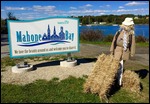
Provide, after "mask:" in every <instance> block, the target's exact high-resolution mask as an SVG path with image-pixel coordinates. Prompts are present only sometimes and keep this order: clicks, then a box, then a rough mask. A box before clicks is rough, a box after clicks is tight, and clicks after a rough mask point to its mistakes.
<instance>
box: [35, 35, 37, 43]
mask: <svg viewBox="0 0 150 104" xmlns="http://www.w3.org/2000/svg"><path fill="white" fill-rule="evenodd" d="M37 41H38V35H37V34H35V42H37Z"/></svg>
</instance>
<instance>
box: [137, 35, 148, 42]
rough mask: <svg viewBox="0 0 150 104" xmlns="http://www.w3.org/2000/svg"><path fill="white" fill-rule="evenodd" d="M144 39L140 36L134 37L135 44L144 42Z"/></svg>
mask: <svg viewBox="0 0 150 104" xmlns="http://www.w3.org/2000/svg"><path fill="white" fill-rule="evenodd" d="M146 40H147V39H146V38H145V37H144V36H142V35H139V36H135V41H136V42H146Z"/></svg>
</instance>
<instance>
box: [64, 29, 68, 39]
mask: <svg viewBox="0 0 150 104" xmlns="http://www.w3.org/2000/svg"><path fill="white" fill-rule="evenodd" d="M65 33H66V36H65V37H66V40H68V38H69V36H68V31H67V30H66V32H65Z"/></svg>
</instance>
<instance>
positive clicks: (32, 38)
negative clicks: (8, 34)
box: [16, 25, 74, 47]
mask: <svg viewBox="0 0 150 104" xmlns="http://www.w3.org/2000/svg"><path fill="white" fill-rule="evenodd" d="M16 37H17V42H21V43H22V44H18V45H19V46H24V47H30V46H37V45H42V44H48V43H54V44H51V45H56V44H61V43H63V44H64V43H70V42H69V41H68V40H71V41H73V40H74V33H69V32H68V30H65V32H64V29H63V26H61V27H60V32H59V35H58V34H56V29H55V26H54V30H53V33H52V34H51V30H50V26H49V25H48V28H47V33H43V35H42V34H32V33H31V34H30V33H29V32H28V31H26V33H25V34H22V32H21V31H16Z"/></svg>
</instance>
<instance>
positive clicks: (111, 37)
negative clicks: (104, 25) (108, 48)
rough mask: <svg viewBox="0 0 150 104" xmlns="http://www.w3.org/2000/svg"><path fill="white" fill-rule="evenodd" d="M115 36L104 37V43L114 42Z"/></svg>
mask: <svg viewBox="0 0 150 104" xmlns="http://www.w3.org/2000/svg"><path fill="white" fill-rule="evenodd" d="M113 37H114V36H113V35H111V34H110V35H106V36H105V37H104V42H112V40H113Z"/></svg>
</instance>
